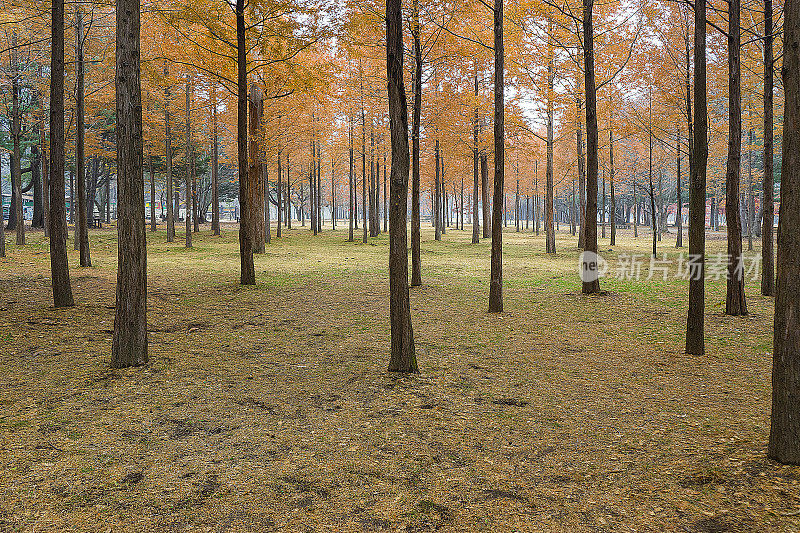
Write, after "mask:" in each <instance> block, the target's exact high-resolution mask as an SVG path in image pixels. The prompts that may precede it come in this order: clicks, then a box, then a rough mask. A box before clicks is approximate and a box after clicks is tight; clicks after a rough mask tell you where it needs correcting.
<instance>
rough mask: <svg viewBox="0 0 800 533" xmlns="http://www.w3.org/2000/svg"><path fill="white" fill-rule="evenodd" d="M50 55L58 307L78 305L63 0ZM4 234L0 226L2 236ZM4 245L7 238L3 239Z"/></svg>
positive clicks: (58, 0) (56, 10) (53, 266)
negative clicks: (70, 243)
mask: <svg viewBox="0 0 800 533" xmlns="http://www.w3.org/2000/svg"><path fill="white" fill-rule="evenodd" d="M51 15H52V25H51V53H50V215H49V216H48V217H47V221H48V224H49V225H50V274H51V278H52V286H53V304H54V305H55V307H71V306H73V305H75V302H74V300H73V298H72V286H71V285H70V281H69V263H68V262H67V220H66V216H67V208H66V205H65V203H64V192H65V191H64V0H54V1H53V3H52V9H51ZM2 234H3V231H2V224H0V235H2ZM2 241H3V242H4V243H5V237H3V238H2Z"/></svg>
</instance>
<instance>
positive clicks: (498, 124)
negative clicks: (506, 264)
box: [489, 0, 505, 313]
mask: <svg viewBox="0 0 800 533" xmlns="http://www.w3.org/2000/svg"><path fill="white" fill-rule="evenodd" d="M504 63H505V52H504V50H503V0H494V199H493V201H494V204H493V209H492V259H491V273H490V278H489V312H490V313H501V312H502V311H503V226H502V223H503V204H505V202H504V197H503V194H504V192H503V185H504V184H503V180H504V178H505V132H504V121H505V94H504V90H505V85H504V77H503V69H504V68H505V66H504Z"/></svg>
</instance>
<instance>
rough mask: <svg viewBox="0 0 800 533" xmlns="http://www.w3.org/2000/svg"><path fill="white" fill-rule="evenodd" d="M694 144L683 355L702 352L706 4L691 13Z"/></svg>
mask: <svg viewBox="0 0 800 533" xmlns="http://www.w3.org/2000/svg"><path fill="white" fill-rule="evenodd" d="M694 102H695V103H694V141H693V149H694V153H693V154H692V165H691V167H692V168H691V176H690V178H689V260H690V263H691V268H692V270H691V272H690V277H689V311H688V313H687V317H686V352H687V353H689V354H692V355H702V354H703V353H704V352H705V342H704V334H703V330H704V325H705V261H706V259H705V253H706V171H707V168H706V165H707V163H708V106H707V101H706V5H705V2H697V3H696V5H695V10H694Z"/></svg>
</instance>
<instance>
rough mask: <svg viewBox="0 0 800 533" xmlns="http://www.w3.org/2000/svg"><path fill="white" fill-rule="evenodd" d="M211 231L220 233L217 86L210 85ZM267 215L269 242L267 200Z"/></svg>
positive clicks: (267, 208) (267, 207)
mask: <svg viewBox="0 0 800 533" xmlns="http://www.w3.org/2000/svg"><path fill="white" fill-rule="evenodd" d="M211 123H212V128H213V132H212V136H213V138H212V139H211V231H213V232H214V235H219V234H220V227H219V134H218V132H217V88H216V84H214V83H213V82H212V85H211ZM265 187H266V192H267V194H269V182H266V183H265ZM266 210H267V211H266V217H267V234H266V235H267V242H269V202H267V206H266Z"/></svg>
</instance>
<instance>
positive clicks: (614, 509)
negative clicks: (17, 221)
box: [0, 227, 800, 532]
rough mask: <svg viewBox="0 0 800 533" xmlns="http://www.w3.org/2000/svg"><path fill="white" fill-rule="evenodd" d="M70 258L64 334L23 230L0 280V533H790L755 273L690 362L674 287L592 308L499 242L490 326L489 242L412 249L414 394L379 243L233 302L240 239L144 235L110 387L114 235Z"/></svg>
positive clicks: (426, 236)
mask: <svg viewBox="0 0 800 533" xmlns="http://www.w3.org/2000/svg"><path fill="white" fill-rule="evenodd" d="M357 235H360V232H359V233H357ZM90 236H91V248H92V259H93V261H94V264H95V266H94V267H92V268H80V267H78V256H77V252H74V251H72V250H70V252H69V253H70V258H69V260H70V268H71V270H70V274H71V276H72V286H73V291H74V293H75V300H76V306H75V307H74V308H72V309H59V310H56V309H54V308H53V307H52V297H51V292H50V284H49V259H48V255H47V246H46V245H45V244H43V242H44V239H43V236H42V234H41V233H31V234H30V235H29V236H28V237H29V244H28V245H26V246H25V247H24V248H21V247H16V246H14V245H13V244H10V245H9V246H8V257H7V258H6V259H3V260H0V352H2V357H0V464H1V465H2V475H0V530H3V531H6V530H7V531H34V530H36V531H65V530H69V531H273V530H274V531H382V530H391V531H398V530H399V531H427V530H441V531H565V532H567V531H568V532H576V531H608V532H617V531H698V532H721V531H797V530H798V528H800V484H799V483H798V481H800V468H798V467H791V466H781V465H778V464H776V463H774V462H771V461H768V460H767V459H766V442H767V436H768V430H769V412H770V367H771V344H772V342H771V341H772V334H771V330H772V313H773V310H772V308H773V303H772V300H771V299H770V298H766V297H762V296H760V294H759V292H758V285H757V282H756V281H752V280H750V279H749V276H748V283H747V297H748V306H749V309H750V312H751V313H750V315H749V316H747V317H743V318H742V317H728V316H724V315H723V310H724V291H725V282H724V280H717V281H714V280H710V281H709V283H708V284H707V309H706V348H707V353H706V354H705V355H704V356H699V357H698V356H690V355H686V354H685V353H684V352H683V346H684V332H685V326H686V324H685V322H686V296H687V283H688V282H686V281H685V280H682V279H675V277H674V274H675V268H676V267H675V265H674V264H673V265H672V266H671V267H670V268H671V269H672V270H670V273H669V276H668V279H667V280H666V281H664V280H663V279H661V274H658V275H657V276H655V277H654V278H653V279H651V280H647V279H641V280H638V281H637V280H628V279H616V278H614V277H613V276H611V277H605V278H603V279H602V280H601V285H602V287H603V288H604V289H606V290H607V291H608V293H607V294H605V295H603V296H591V297H586V296H583V295H581V294H580V283H579V279H578V277H577V265H578V251H577V250H576V239H575V238H574V237H571V236H569V235H568V234H566V233H563V232H562V233H559V234H558V236H557V245H558V254H557V255H555V256H548V255H546V254H545V253H544V240H543V237H541V236H535V235H532V234H531V232H530V231H528V232H525V233H515V232H514V231H513V228H509V229H508V231H507V233H505V234H504V260H505V267H504V272H503V274H504V301H505V309H506V312H505V313H503V314H500V315H491V314H488V313H487V312H486V309H487V299H488V279H489V248H488V246H489V245H488V240H482V242H481V244H479V245H471V244H469V241H470V237H471V230H470V228H467V231H455V230H450V231H448V232H447V234H446V235H444V236H443V240H442V241H441V242H434V241H433V239H432V233H431V231H430V228H429V227H425V228H424V231H423V245H422V248H423V253H422V269H423V270H422V273H423V285H422V286H421V287H417V288H413V289H412V290H411V305H412V315H413V325H414V336H415V341H416V347H417V357H418V360H419V364H420V370H421V372H420V374H419V375H413V376H402V375H392V374H389V373H388V372H386V366H387V363H388V359H389V354H388V347H389V322H388V309H387V307H388V302H389V298H388V275H387V263H388V254H387V250H388V248H387V238H386V236H385V235H384V236H381V237H379V238H376V239H372V240H371V242H370V244H368V245H363V244H360V243H348V242H345V238H346V233H345V232H342V231H337V232H336V233H332V232H331V231H330V230H329V228H326V230H325V231H323V233H322V234H321V235H319V236H317V237H313V236H311V235H310V233H309V231H308V229H307V228H296V229H293V230H292V231H289V232H288V236H285V237H283V238H281V239H275V238H274V237H273V243H272V244H270V245H268V246H267V253H266V254H263V255H257V256H256V259H255V264H256V271H257V274H258V275H257V285H256V286H255V287H241V286H239V285H238V265H239V259H238V255H237V251H238V244H237V236H236V230H235V228H233V227H226V228H224V230H223V235H222V237H213V236H212V235H211V234H210V232H209V230H208V228H207V227H205V228H203V229H202V231H201V233H200V234H199V235H196V236H195V238H194V243H195V247H194V248H193V249H191V250H187V249H185V248H184V246H183V244H182V241H183V239H182V236H181V235H180V234H179V235H178V236H177V239H176V242H175V243H173V244H167V243H165V235H164V232H163V227H162V228H160V231H159V232H158V233H149V232H148V239H149V245H148V271H149V279H148V285H149V297H148V303H149V306H148V323H149V330H150V365H149V366H147V367H145V368H134V369H126V370H112V369H111V368H110V367H109V358H110V349H111V334H112V329H113V321H114V310H113V308H114V281H115V268H116V232H115V230H114V229H113V228H111V229H103V230H92V232H91V234H90ZM6 238H7V242H8V241H12V242H13V237H12V236H11V235H10V234H7V236H6ZM674 239H675V235H674V234H668V235H665V236H664V240H663V241H662V242H661V243H660V245H659V247H660V250H659V253H661V252H662V251H663V252H667V253H669V254H670V258H671V259H675V258H676V254H677V253H678V251H677V250H676V249H675V246H674V244H675V240H674ZM71 244H72V243H71V242H70V249H71V248H72V246H71ZM724 244H725V243H724V240H723V237H722V236H721V235H711V236H710V237H709V242H708V247H709V253H711V254H715V253H717V252H720V251H722V250H724ZM650 246H651V244H650V238H649V235H647V234H644V233H640V236H639V237H638V238H637V239H634V238H633V236H632V233H631V232H630V231H628V230H626V231H622V232H620V235H619V239H618V246H614V247H613V250H612V247H611V246H609V241H608V239H604V238H601V239H600V250H601V255H604V256H605V257H606V258H607V259H608V261H609V264H610V265H612V267H616V266H623V265H625V264H627V263H626V261H627V262H629V260H630V256H629V254H632V253H639V254H643V255H642V257H643V258H644V263H643V269H642V273H643V274H645V276H644V277H645V278H646V277H647V276H646V273H647V271H648V267H649V264H648V263H647V253H648V252H649V250H650ZM757 253H758V248H757V249H756V251H755V252H752V254H757ZM612 271H613V268H612ZM610 274H611V273H610Z"/></svg>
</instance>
